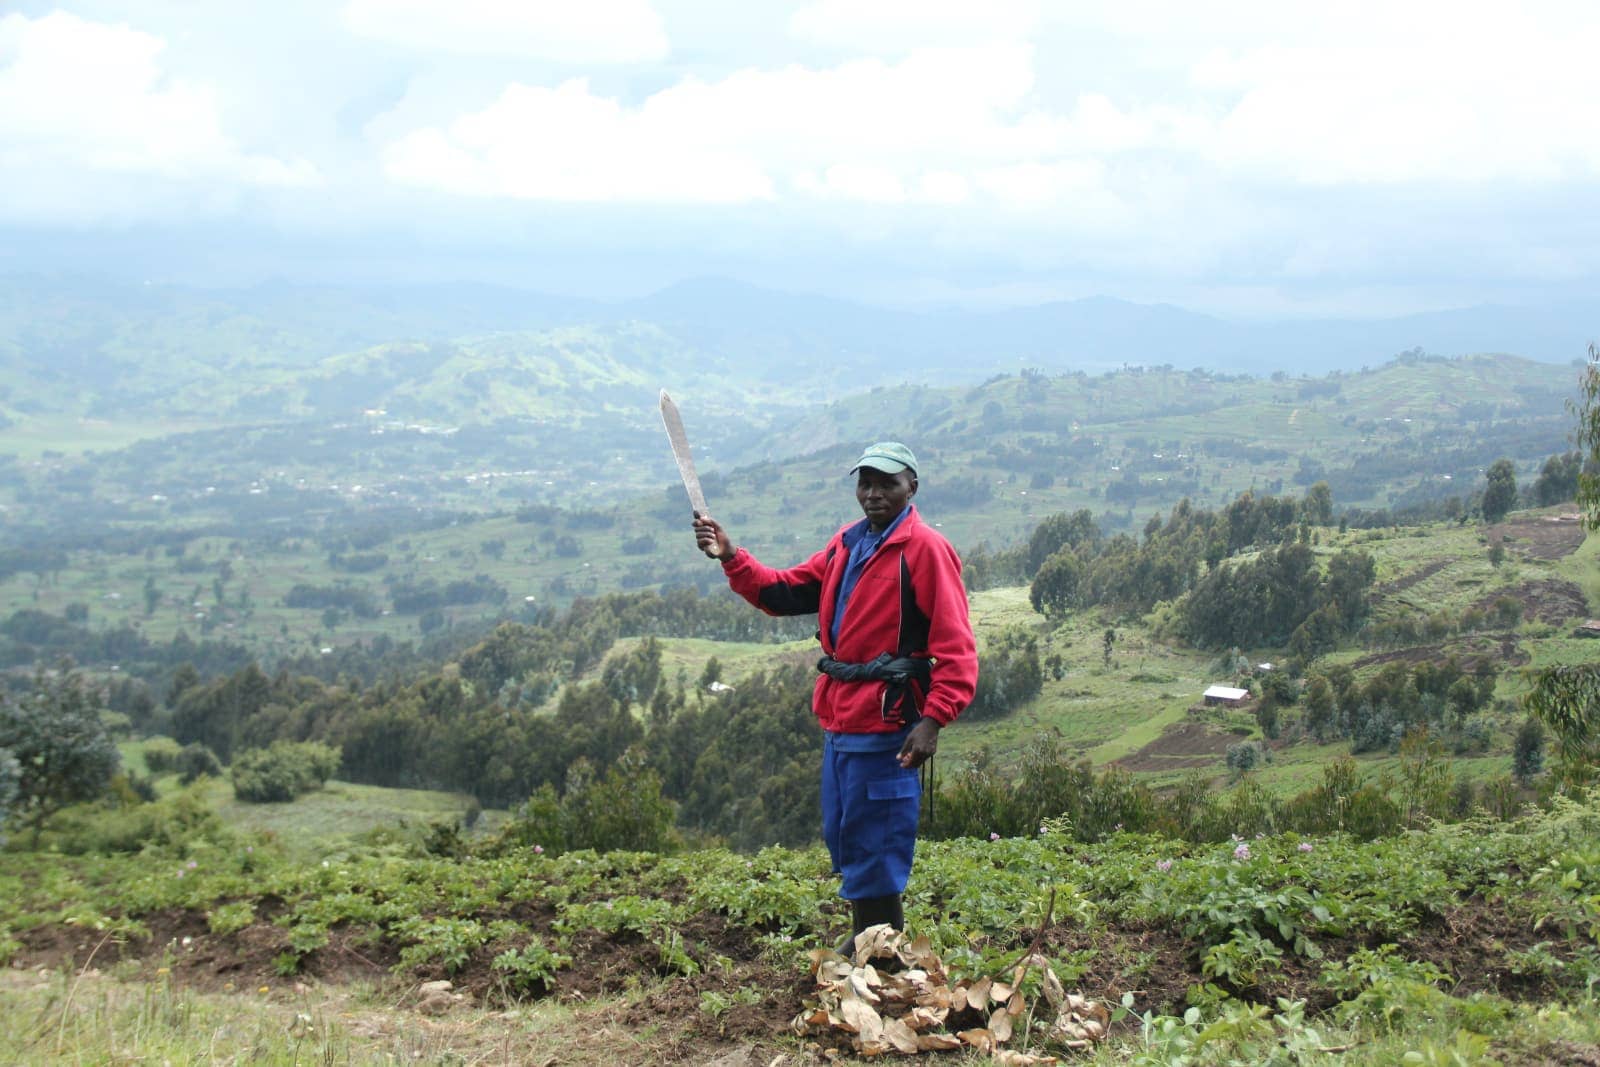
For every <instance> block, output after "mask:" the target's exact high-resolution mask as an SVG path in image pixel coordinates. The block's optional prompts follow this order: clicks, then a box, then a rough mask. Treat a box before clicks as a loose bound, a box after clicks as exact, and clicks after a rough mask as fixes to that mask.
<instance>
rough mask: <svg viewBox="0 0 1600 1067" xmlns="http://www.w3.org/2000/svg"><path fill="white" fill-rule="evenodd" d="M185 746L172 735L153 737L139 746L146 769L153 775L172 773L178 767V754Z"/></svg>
mask: <svg viewBox="0 0 1600 1067" xmlns="http://www.w3.org/2000/svg"><path fill="white" fill-rule="evenodd" d="M182 751H183V746H181V745H179V744H178V742H176V741H174V740H173V739H172V738H170V737H152V738H151V739H150V740H148V741H146V742H145V743H144V744H143V745H141V746H140V747H139V753H140V755H142V756H144V766H145V770H147V771H149V772H150V773H151V774H153V775H157V776H159V775H163V774H171V773H173V772H174V771H176V770H177V769H178V754H179V753H180V752H182Z"/></svg>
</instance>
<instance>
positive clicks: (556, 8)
mask: <svg viewBox="0 0 1600 1067" xmlns="http://www.w3.org/2000/svg"><path fill="white" fill-rule="evenodd" d="M344 24H345V26H346V27H347V28H348V29H349V30H350V31H351V32H352V33H355V34H357V35H359V36H362V37H368V38H371V39H373V40H377V41H384V42H387V43H389V44H395V45H401V46H403V47H406V48H411V49H416V50H419V51H425V52H456V53H463V54H467V55H485V56H522V57H527V58H537V59H547V60H554V61H557V62H563V63H573V64H584V63H637V62H644V61H651V60H658V59H661V58H663V57H665V56H666V55H667V52H668V41H667V34H666V28H665V27H664V26H663V25H662V22H661V16H660V15H658V14H657V13H656V11H655V9H654V8H653V7H652V6H651V4H650V2H649V0H350V2H349V3H348V4H346V5H345V8H344Z"/></svg>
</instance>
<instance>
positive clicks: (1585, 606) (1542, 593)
mask: <svg viewBox="0 0 1600 1067" xmlns="http://www.w3.org/2000/svg"><path fill="white" fill-rule="evenodd" d="M1503 596H1509V597H1515V598H1516V599H1517V600H1518V601H1520V602H1521V604H1522V617H1523V618H1524V619H1535V620H1538V621H1539V622H1548V623H1553V624H1555V625H1557V626H1559V625H1561V624H1562V623H1565V622H1568V621H1570V620H1572V619H1587V618H1588V617H1589V602H1588V601H1587V600H1586V599H1584V595H1583V590H1582V589H1579V588H1578V586H1577V585H1576V584H1575V583H1573V582H1566V581H1562V580H1561V579H1559V578H1551V579H1547V580H1544V581H1533V582H1523V583H1522V584H1521V585H1519V586H1515V587H1514V588H1511V589H1506V590H1503V591H1500V592H1496V593H1493V594H1491V595H1489V596H1486V597H1484V598H1483V599H1482V600H1480V601H1478V602H1477V603H1476V604H1474V605H1473V606H1474V607H1476V608H1478V609H1479V610H1481V611H1485V612H1488V611H1493V610H1494V607H1493V605H1494V602H1495V601H1496V600H1498V599H1500V598H1501V597H1503Z"/></svg>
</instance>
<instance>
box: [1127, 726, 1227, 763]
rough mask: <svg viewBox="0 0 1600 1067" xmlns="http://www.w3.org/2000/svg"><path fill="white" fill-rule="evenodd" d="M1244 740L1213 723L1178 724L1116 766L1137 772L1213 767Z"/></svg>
mask: <svg viewBox="0 0 1600 1067" xmlns="http://www.w3.org/2000/svg"><path fill="white" fill-rule="evenodd" d="M1242 740H1243V738H1242V737H1241V736H1240V735H1238V734H1236V733H1232V732H1230V731H1228V730H1221V729H1218V728H1217V727H1215V726H1212V725H1211V724H1209V723H1203V722H1178V723H1173V724H1172V725H1171V726H1168V727H1167V728H1166V729H1165V730H1163V731H1162V732H1161V736H1160V737H1158V738H1156V739H1155V740H1154V741H1152V742H1150V743H1149V744H1148V745H1145V746H1144V747H1143V748H1141V749H1140V750H1139V751H1137V752H1135V753H1133V754H1131V755H1128V756H1124V757H1122V758H1121V759H1119V760H1113V761H1112V762H1113V763H1115V764H1117V766H1119V767H1123V768H1125V769H1127V770H1130V771H1135V772H1139V771H1169V770H1174V769H1178V768H1184V767H1210V766H1213V765H1214V764H1215V763H1216V762H1217V759H1218V758H1219V757H1221V756H1225V755H1226V754H1227V752H1228V746H1229V745H1236V744H1238V743H1239V742H1240V741H1242Z"/></svg>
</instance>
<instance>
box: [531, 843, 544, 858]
mask: <svg viewBox="0 0 1600 1067" xmlns="http://www.w3.org/2000/svg"><path fill="white" fill-rule="evenodd" d="M533 854H534V855H535V856H542V855H544V846H543V845H534V846H533Z"/></svg>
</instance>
